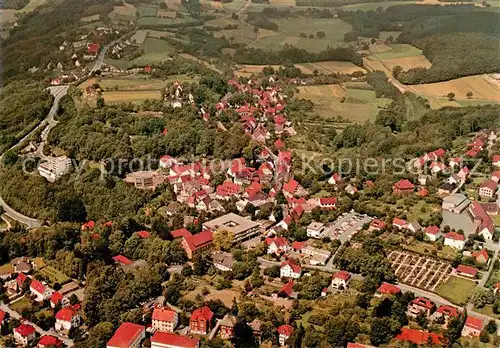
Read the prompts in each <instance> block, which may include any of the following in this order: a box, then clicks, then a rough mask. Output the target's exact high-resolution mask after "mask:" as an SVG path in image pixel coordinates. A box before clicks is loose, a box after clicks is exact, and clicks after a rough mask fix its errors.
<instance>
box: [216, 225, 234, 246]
mask: <svg viewBox="0 0 500 348" xmlns="http://www.w3.org/2000/svg"><path fill="white" fill-rule="evenodd" d="M233 240H234V235H233V233H232V232H229V231H228V230H218V231H216V232H215V233H214V237H213V243H214V246H215V249H217V250H225V251H228V250H230V249H231V247H232V246H233Z"/></svg>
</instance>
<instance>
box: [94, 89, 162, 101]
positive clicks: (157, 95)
mask: <svg viewBox="0 0 500 348" xmlns="http://www.w3.org/2000/svg"><path fill="white" fill-rule="evenodd" d="M102 97H103V98H104V100H105V101H106V102H107V103H128V102H132V103H142V102H144V101H145V100H146V99H156V100H159V99H161V92H160V91H111V92H103V93H102Z"/></svg>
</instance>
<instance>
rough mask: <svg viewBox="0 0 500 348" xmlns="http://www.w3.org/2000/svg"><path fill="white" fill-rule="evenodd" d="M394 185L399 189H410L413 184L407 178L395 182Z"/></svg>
mask: <svg viewBox="0 0 500 348" xmlns="http://www.w3.org/2000/svg"><path fill="white" fill-rule="evenodd" d="M394 187H395V188H397V189H399V190H410V189H411V190H413V188H414V187H415V186H414V185H413V184H412V183H411V182H410V181H409V180H407V179H403V180H399V181H398V182H397V183H395V184H394Z"/></svg>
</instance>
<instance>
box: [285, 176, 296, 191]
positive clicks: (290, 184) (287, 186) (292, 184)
mask: <svg viewBox="0 0 500 348" xmlns="http://www.w3.org/2000/svg"><path fill="white" fill-rule="evenodd" d="M297 187H299V183H298V182H297V180H294V179H290V181H288V182H287V183H285V184H284V185H283V191H286V192H288V193H294V192H295V190H297Z"/></svg>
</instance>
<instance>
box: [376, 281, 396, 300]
mask: <svg viewBox="0 0 500 348" xmlns="http://www.w3.org/2000/svg"><path fill="white" fill-rule="evenodd" d="M399 293H401V289H400V288H399V287H397V286H396V285H394V284H390V283H386V282H383V283H382V284H381V285H380V286H379V287H378V289H377V291H376V292H375V296H377V297H382V296H384V295H386V296H392V295H397V294H399Z"/></svg>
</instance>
